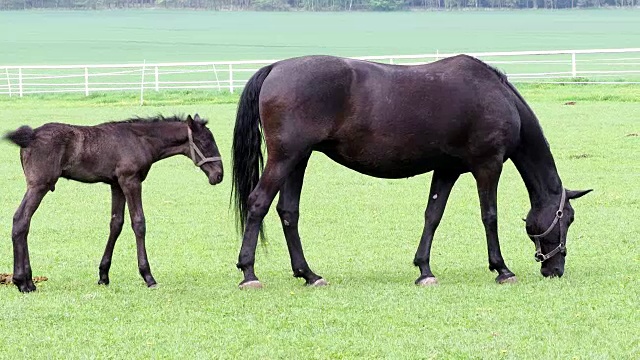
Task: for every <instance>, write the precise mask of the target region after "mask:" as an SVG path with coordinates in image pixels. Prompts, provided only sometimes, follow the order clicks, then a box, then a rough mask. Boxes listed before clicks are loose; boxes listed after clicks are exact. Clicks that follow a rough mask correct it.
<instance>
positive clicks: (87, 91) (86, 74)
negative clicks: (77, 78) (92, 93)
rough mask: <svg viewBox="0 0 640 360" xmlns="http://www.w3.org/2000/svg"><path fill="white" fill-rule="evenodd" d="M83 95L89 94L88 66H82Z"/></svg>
mask: <svg viewBox="0 0 640 360" xmlns="http://www.w3.org/2000/svg"><path fill="white" fill-rule="evenodd" d="M84 96H89V68H87V67H85V68H84Z"/></svg>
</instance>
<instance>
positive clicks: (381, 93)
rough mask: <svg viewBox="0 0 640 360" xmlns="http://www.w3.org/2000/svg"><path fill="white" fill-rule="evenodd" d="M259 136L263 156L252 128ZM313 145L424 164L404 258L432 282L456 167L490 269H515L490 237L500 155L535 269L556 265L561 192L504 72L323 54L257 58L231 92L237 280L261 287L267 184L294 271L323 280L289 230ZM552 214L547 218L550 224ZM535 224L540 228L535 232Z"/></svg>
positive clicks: (390, 173) (362, 159) (553, 270)
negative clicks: (521, 187) (515, 180)
mask: <svg viewBox="0 0 640 360" xmlns="http://www.w3.org/2000/svg"><path fill="white" fill-rule="evenodd" d="M262 134H263V135H264V140H265V142H266V147H267V155H268V157H267V163H266V167H265V168H264V172H263V173H262V175H260V170H261V168H262V160H263V159H262V153H261V140H262V136H261V135H262ZM313 151H319V152H322V153H324V154H326V155H327V156H328V157H329V158H331V159H333V160H334V161H336V162H338V163H340V164H342V165H344V166H346V167H348V168H351V169H353V170H355V171H358V172H360V173H363V174H367V175H370V176H375V177H380V178H392V179H393V178H406V177H410V176H414V175H418V174H423V173H426V172H429V171H433V178H432V182H431V190H430V192H429V197H428V201H427V209H426V212H425V225H424V231H423V232H422V238H421V239H420V244H419V246H418V250H417V252H416V254H415V259H414V264H415V265H416V266H417V267H419V269H420V277H419V278H418V279H417V280H416V284H419V285H429V284H434V283H436V282H437V281H436V278H435V276H434V275H433V273H432V272H431V268H430V266H429V258H430V249H431V243H432V240H433V235H434V232H435V230H436V228H437V226H438V224H439V222H440V219H441V218H442V213H443V211H444V208H445V204H446V202H447V198H448V197H449V193H450V191H451V188H452V187H453V185H454V183H455V182H456V180H457V179H458V177H459V176H460V175H461V174H463V173H466V172H471V173H472V174H473V176H474V178H475V180H476V183H477V188H478V195H479V197H480V206H481V214H482V222H483V224H484V228H485V232H486V238H487V246H488V257H489V269H490V270H495V271H497V272H498V276H497V278H496V281H497V282H499V283H502V282H510V281H514V280H515V275H514V274H513V273H512V272H511V271H510V270H509V269H508V268H507V266H506V265H505V262H504V260H503V258H502V254H501V252H500V245H499V243H498V232H497V230H498V227H497V205H496V192H497V187H498V179H499V177H500V173H501V171H502V166H503V163H504V162H505V161H506V160H507V159H511V160H512V161H513V163H514V164H515V166H516V168H517V169H518V171H519V172H520V175H521V176H522V179H523V180H524V183H525V186H526V188H527V190H528V192H529V198H530V201H531V210H530V211H529V214H528V216H527V219H526V231H527V233H528V234H530V236H532V240H534V242H535V244H536V258H537V260H539V261H541V262H542V266H541V272H542V274H543V275H544V276H561V275H562V274H563V272H564V263H565V255H566V248H565V241H566V234H567V229H568V227H569V225H570V224H571V222H572V221H573V217H574V211H573V208H572V207H571V205H570V204H569V201H568V200H569V199H575V198H578V197H580V196H582V195H584V194H586V193H587V192H588V191H589V190H587V191H570V190H565V188H564V187H563V185H562V182H561V181H560V177H559V176H558V172H557V170H556V166H555V163H554V160H553V156H552V155H551V151H550V149H549V144H548V143H547V141H546V139H545V137H544V135H543V132H542V128H541V127H540V124H539V122H538V120H537V118H536V116H535V115H534V113H533V111H532V110H531V108H530V107H529V106H528V105H527V103H526V102H525V100H524V99H523V98H522V96H521V95H520V94H519V93H518V91H517V90H516V89H515V88H514V87H513V86H512V85H511V84H510V83H509V82H508V81H507V79H506V77H505V75H504V74H502V73H500V72H499V71H498V70H496V69H494V68H492V67H490V66H488V65H487V64H485V63H484V62H482V61H480V60H478V59H475V58H473V57H470V56H466V55H459V56H454V57H451V58H447V59H443V60H440V61H436V62H434V63H431V64H427V65H419V66H395V65H384V64H377V63H371V62H366V61H359V60H350V59H343V58H337V57H331V56H308V57H301V58H294V59H288V60H284V61H280V62H277V63H274V64H271V65H268V66H265V67H263V68H262V69H260V70H259V71H258V72H257V73H256V74H255V75H254V76H253V77H252V78H251V79H250V80H249V82H248V84H247V86H246V88H245V89H244V91H243V93H242V97H241V99H240V104H239V108H238V113H237V119H236V125H235V133H234V140H233V181H234V183H233V185H234V192H235V199H236V207H237V213H238V215H239V219H240V224H241V226H242V229H243V230H244V237H243V241H242V248H241V249H240V255H239V261H238V264H237V266H238V268H240V269H241V270H242V271H243V273H244V280H243V281H242V282H241V284H240V286H241V287H260V286H261V284H260V282H259V281H258V278H257V277H256V275H255V273H254V262H255V250H256V244H257V238H258V235H259V232H260V231H261V224H262V220H263V218H264V216H265V215H266V213H267V211H268V209H269V207H270V205H271V203H272V201H273V199H274V197H275V195H276V194H277V193H278V192H279V193H280V197H279V201H278V204H277V207H276V208H277V211H278V214H279V216H280V219H281V223H282V227H283V230H284V235H285V238H286V242H287V247H288V249H289V254H290V257H291V266H292V268H293V274H294V276H295V277H301V278H304V280H305V282H306V284H307V285H324V284H326V282H325V281H324V279H322V277H320V276H318V275H317V274H315V273H314V272H313V271H311V269H310V268H309V266H308V264H307V261H306V259H305V257H304V254H303V251H302V245H301V243H300V237H299V234H298V218H299V202H300V192H301V189H302V182H303V177H304V172H305V168H306V166H307V161H308V160H309V156H310V155H311V153H312V152H313ZM552 224H553V225H552ZM536 235H542V236H538V237H535V236H536Z"/></svg>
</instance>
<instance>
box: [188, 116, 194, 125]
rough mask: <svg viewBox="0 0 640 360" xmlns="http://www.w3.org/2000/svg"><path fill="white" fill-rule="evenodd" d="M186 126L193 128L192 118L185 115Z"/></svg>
mask: <svg viewBox="0 0 640 360" xmlns="http://www.w3.org/2000/svg"><path fill="white" fill-rule="evenodd" d="M187 126H188V127H190V128H192V127H193V118H192V117H191V115H187Z"/></svg>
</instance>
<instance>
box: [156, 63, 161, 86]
mask: <svg viewBox="0 0 640 360" xmlns="http://www.w3.org/2000/svg"><path fill="white" fill-rule="evenodd" d="M155 70H156V91H160V82H159V81H158V78H159V75H158V67H157V66H156V69H155Z"/></svg>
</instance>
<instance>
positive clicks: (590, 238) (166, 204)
mask: <svg viewBox="0 0 640 360" xmlns="http://www.w3.org/2000/svg"><path fill="white" fill-rule="evenodd" d="M609 89H610V88H608V87H586V86H576V87H574V88H573V90H572V91H565V93H566V94H565V95H568V94H572V96H573V97H572V98H578V99H584V100H578V101H577V103H576V105H574V106H565V105H563V104H564V101H565V98H564V96H565V95H563V90H562V88H559V87H555V88H544V87H535V86H534V87H528V88H523V89H522V90H523V93H524V95H525V97H527V98H528V99H529V98H530V99H531V105H532V106H533V108H534V110H535V111H536V112H537V114H538V116H539V117H540V119H541V122H542V124H543V127H544V129H545V133H546V135H547V138H548V140H549V142H550V144H551V146H552V150H553V153H554V155H555V159H556V162H557V166H558V169H559V171H560V174H561V176H562V179H563V182H564V183H565V184H566V185H567V187H569V188H572V189H585V188H594V189H595V191H594V192H593V193H592V194H589V195H588V196H586V197H584V198H582V199H580V200H576V201H574V202H573V203H572V204H573V206H574V208H575V209H576V222H575V223H574V225H573V226H572V228H571V231H570V233H569V242H568V248H569V256H568V258H567V267H566V275H565V276H564V277H563V278H562V279H544V278H542V276H541V275H540V274H539V265H538V264H537V263H535V262H534V260H533V252H534V248H533V245H532V244H531V242H530V241H529V240H528V239H527V237H526V235H525V231H524V226H523V223H522V221H521V220H520V218H521V217H523V216H524V215H525V214H526V212H527V211H528V199H527V195H526V190H525V188H524V185H523V183H522V180H521V179H520V178H519V176H518V174H517V172H516V171H515V169H514V167H513V165H512V164H511V163H508V165H507V166H506V168H505V170H504V173H503V176H502V179H501V183H500V189H499V228H500V235H501V240H502V242H501V245H502V250H503V254H504V256H505V259H506V261H507V264H508V265H509V266H510V268H511V269H512V270H513V271H514V272H515V273H516V274H517V276H518V278H519V282H518V283H517V284H514V285H506V286H499V285H496V284H495V283H494V281H493V279H494V277H495V274H492V273H490V272H489V271H488V270H487V260H486V243H485V240H484V231H483V228H482V224H481V221H480V214H479V208H478V200H477V195H476V189H475V184H474V181H473V179H472V177H471V176H469V175H464V176H463V177H462V178H461V179H460V180H459V182H458V183H457V184H456V187H455V188H454V190H453V193H452V196H451V199H450V201H449V205H448V207H447V211H446V213H445V216H444V219H443V222H442V224H441V226H440V228H439V229H438V232H437V234H436V240H435V242H434V245H433V257H432V269H433V270H434V272H435V274H436V276H438V278H439V280H440V285H439V286H438V287H434V288H426V289H425V288H417V287H415V286H414V285H413V281H414V279H415V278H416V277H417V276H418V271H417V269H415V268H414V267H413V265H412V263H411V262H412V259H413V254H414V252H415V249H416V246H417V243H418V240H419V236H420V233H421V230H422V225H423V212H424V207H425V204H426V196H427V191H428V187H429V179H430V175H423V176H417V177H414V178H410V179H406V180H382V179H375V178H371V177H367V176H364V175H361V174H357V173H355V172H353V171H351V170H348V169H345V168H343V167H341V166H339V165H337V164H335V163H333V162H332V161H330V160H329V159H328V158H326V157H325V156H324V155H321V154H315V155H314V156H313V157H312V158H311V161H310V165H309V169H308V171H307V176H306V180H305V187H304V189H303V194H302V205H301V214H302V220H301V230H300V231H301V235H302V241H303V245H304V246H305V250H306V255H307V259H308V260H309V262H310V265H311V267H312V268H313V269H314V270H316V271H317V272H318V273H319V274H321V275H322V276H324V277H325V278H326V279H327V280H328V281H329V282H330V283H331V285H330V286H329V287H327V288H323V289H308V288H304V287H303V286H302V284H301V282H300V281H299V280H297V279H293V278H292V277H291V270H290V268H289V267H290V265H289V258H288V254H287V251H286V246H285V242H284V238H283V235H282V232H281V230H280V226H279V222H278V220H277V215H276V214H275V211H273V210H275V209H272V211H271V212H270V213H269V214H268V216H267V220H266V221H267V234H268V236H269V246H268V250H267V251H265V250H264V249H260V248H259V249H258V254H257V265H256V270H257V274H258V276H259V277H260V278H261V280H262V281H263V283H264V284H265V286H266V288H265V289H263V290H262V291H240V290H238V289H237V287H236V286H237V283H238V282H239V281H240V280H241V273H240V272H238V271H237V270H236V269H235V266H234V264H235V261H236V257H237V253H238V250H239V247H240V237H239V235H237V234H236V232H235V230H234V220H233V214H232V213H231V212H230V211H229V209H228V203H229V194H230V186H231V181H230V173H229V171H230V169H231V166H230V165H231V164H230V163H229V161H230V144H231V133H232V128H233V118H234V111H235V106H236V105H235V103H234V99H233V98H228V97H226V96H227V95H224V96H222V97H219V96H217V95H215V94H210V98H211V102H220V104H215V103H211V102H210V103H207V102H206V101H203V100H201V99H202V97H203V96H204V95H206V94H182V99H183V101H182V102H180V101H178V100H176V99H177V98H179V96H178V95H176V96H175V97H172V96H169V97H168V98H167V101H166V102H163V101H162V99H161V98H158V99H157V101H156V102H155V103H151V105H150V106H146V107H139V106H136V98H135V96H131V97H130V98H128V97H127V96H126V95H120V97H118V96H116V95H109V96H106V98H108V99H111V100H113V101H111V100H109V101H105V102H100V101H97V100H96V98H93V99H86V98H84V97H78V98H76V99H73V98H68V97H60V98H56V97H45V98H35V97H34V98H31V97H29V98H24V99H21V100H19V101H3V102H2V103H0V118H1V119H3V120H2V122H0V132H5V131H8V130H12V129H14V128H16V127H18V126H19V125H22V124H30V125H32V126H36V125H39V124H42V123H44V122H49V121H62V122H68V123H76V124H97V123H100V122H103V121H107V120H114V119H123V118H126V117H129V116H132V115H146V114H149V115H151V114H156V113H158V112H162V113H165V114H170V113H176V112H177V113H194V112H199V113H200V114H202V115H205V116H206V117H208V118H209V119H210V127H211V129H212V131H213V132H214V134H215V136H216V140H217V142H218V144H219V146H220V148H221V151H222V155H223V158H224V164H225V167H226V169H227V175H226V176H227V178H226V179H225V181H223V183H222V184H220V185H219V186H216V187H211V186H209V185H208V183H207V179H206V177H205V176H204V174H202V173H201V172H200V171H199V170H197V169H195V168H194V167H193V165H192V163H191V162H190V160H189V159H187V158H184V157H175V158H171V159H168V160H165V161H162V162H160V163H158V164H156V165H155V166H154V167H153V168H152V170H151V172H150V174H149V178H148V179H147V181H146V182H145V183H144V185H143V187H144V194H143V196H144V206H145V211H146V215H147V248H148V252H149V259H150V262H151V267H152V270H153V272H154V275H155V277H156V279H157V280H158V282H159V283H160V286H159V288H158V289H155V290H149V289H147V288H146V287H145V286H144V283H143V282H142V280H141V279H140V277H139V275H138V273H137V266H136V261H135V241H134V238H133V234H132V231H131V230H130V228H129V225H128V221H127V224H126V225H125V230H124V231H123V233H122V235H121V237H120V240H119V243H118V244H117V246H116V251H115V255H114V263H113V267H112V270H111V281H112V284H111V285H110V286H109V287H101V286H98V285H97V284H96V282H97V279H98V278H97V272H98V270H97V269H98V263H99V260H100V257H101V255H102V251H103V249H104V245H105V242H106V237H107V235H108V221H109V211H110V203H109V202H110V196H109V190H108V187H107V186H105V185H85V184H79V183H76V182H68V181H66V180H60V181H59V182H58V185H57V188H56V191H55V192H54V193H50V194H48V195H47V196H46V197H45V199H44V201H43V204H42V205H41V207H40V209H39V210H38V212H37V213H36V215H35V216H34V219H33V222H32V227H31V233H30V237H29V245H30V250H31V261H32V265H33V269H34V275H44V276H47V277H49V280H48V281H46V282H44V283H41V284H39V288H38V291H37V292H36V293H33V294H29V295H23V294H20V293H18V291H17V290H16V289H15V288H14V287H12V286H3V287H0V298H2V299H3V302H2V303H3V311H2V315H0V333H1V334H2V341H3V342H2V351H1V352H0V357H2V358H11V359H15V358H23V357H28V358H42V357H54V358H59V357H65V358H93V357H96V358H105V357H113V358H150V357H153V358H176V357H189V358H300V359H303V358H318V359H320V358H322V359H324V358H367V359H370V358H434V359H450V358H485V359H497V358H514V359H515V358H517V359H523V358H556V359H571V358H579V359H609V358H616V359H618V358H629V359H631V358H637V357H638V356H640V343H639V342H638V341H639V340H638V339H639V338H640V336H639V335H640V334H639V331H638V326H637V324H638V323H639V321H640V317H639V315H638V314H639V311H638V310H639V309H638V303H637V299H638V296H639V295H640V294H639V291H638V290H639V289H640V283H639V281H638V278H637V275H638V273H639V272H640V251H639V246H638V244H637V229H638V227H639V226H640V222H639V220H638V217H637V215H638V207H639V206H640V186H639V185H640V178H638V174H640V165H639V163H638V161H637V156H638V149H640V143H639V141H640V137H637V136H630V134H638V133H639V132H640V128H639V127H638V126H639V123H638V118H637V116H638V113H639V111H640V103H639V102H637V101H633V100H634V99H635V100H637V98H634V95H635V94H634V93H633V91H632V90H629V89H627V90H623V91H622V92H621V93H620V94H618V97H617V98H612V99H603V98H602V97H598V94H602V93H606V92H608V91H609ZM631 89H633V88H631ZM614 93H615V91H614ZM545 94H546V96H545ZM190 95H193V96H194V98H195V99H196V100H195V101H192V99H191V98H190V97H189V96H190ZM97 98H99V97H97ZM103 100H104V99H103ZM214 100H215V101H214ZM602 100H607V101H602ZM0 189H2V191H1V192H0V223H1V224H3V226H2V227H0V229H1V230H0V237H2V238H4V239H5V240H4V241H2V242H0V272H11V269H12V250H11V241H10V240H9V239H10V231H11V229H10V227H11V226H10V224H11V217H12V214H13V211H14V210H15V208H16V207H17V205H18V204H19V202H20V199H21V197H22V194H23V192H24V189H25V183H24V178H23V175H22V171H21V167H20V163H19V159H18V149H17V147H15V146H12V145H10V144H8V143H6V142H0Z"/></svg>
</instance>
